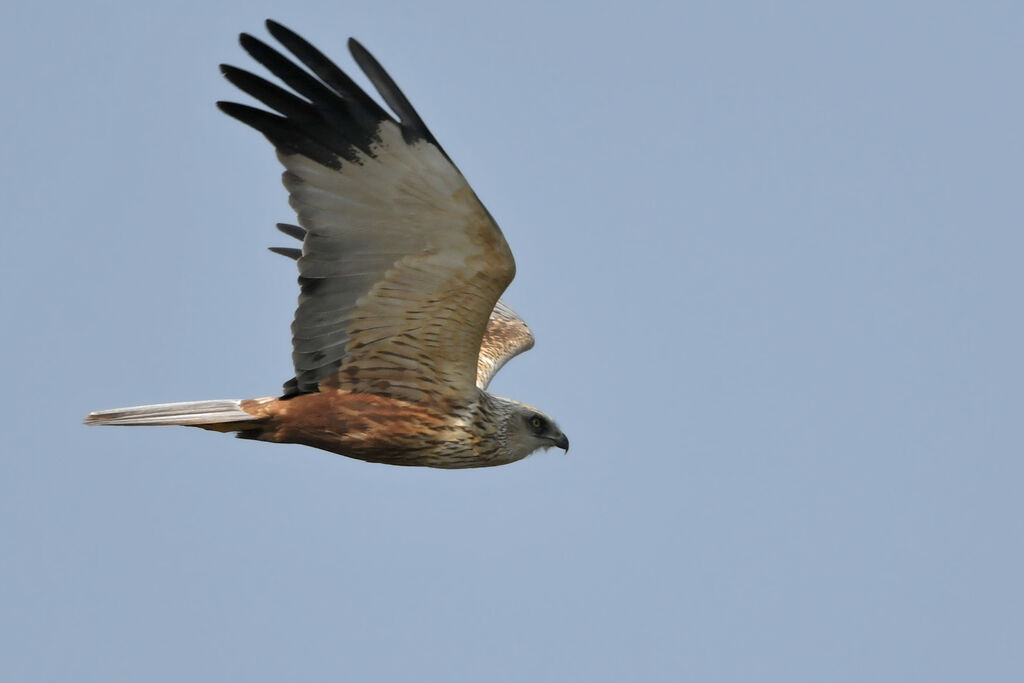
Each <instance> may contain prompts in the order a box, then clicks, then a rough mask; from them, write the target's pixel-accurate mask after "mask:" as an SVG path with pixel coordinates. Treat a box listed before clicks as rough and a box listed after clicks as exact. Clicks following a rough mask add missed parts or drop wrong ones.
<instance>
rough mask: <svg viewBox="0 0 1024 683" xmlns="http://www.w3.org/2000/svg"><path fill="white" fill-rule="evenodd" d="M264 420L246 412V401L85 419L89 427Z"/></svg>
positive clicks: (137, 409) (161, 406)
mask: <svg viewBox="0 0 1024 683" xmlns="http://www.w3.org/2000/svg"><path fill="white" fill-rule="evenodd" d="M259 419H260V418H259V417H257V416H255V415H251V414H249V413H247V412H245V411H244V410H242V401H240V400H237V399H221V400H216V401H188V402H185V403H158V404H156V405H151V406H133V407H131V408H116V409H114V410H98V411H96V412H95V413H89V415H88V416H86V418H85V424H87V425H190V426H200V425H208V424H218V423H221V422H243V421H246V420H259Z"/></svg>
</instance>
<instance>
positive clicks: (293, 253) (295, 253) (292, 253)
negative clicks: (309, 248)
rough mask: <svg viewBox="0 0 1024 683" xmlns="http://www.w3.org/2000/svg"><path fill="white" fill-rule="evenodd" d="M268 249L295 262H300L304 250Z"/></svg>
mask: <svg viewBox="0 0 1024 683" xmlns="http://www.w3.org/2000/svg"><path fill="white" fill-rule="evenodd" d="M267 249H268V250H270V251H272V252H274V253H275V254H280V255H281V256H286V257H288V258H290V259H292V260H293V261H298V260H299V258H300V257H301V256H302V250H301V249H296V248H295V247H267Z"/></svg>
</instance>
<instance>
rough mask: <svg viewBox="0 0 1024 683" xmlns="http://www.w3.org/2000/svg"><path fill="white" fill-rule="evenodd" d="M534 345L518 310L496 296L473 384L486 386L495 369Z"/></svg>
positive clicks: (528, 329)
mask: <svg viewBox="0 0 1024 683" xmlns="http://www.w3.org/2000/svg"><path fill="white" fill-rule="evenodd" d="M532 348H533V333H532V332H530V328H529V327H527V326H526V323H525V322H523V319H522V318H520V317H519V314H518V313H516V312H515V311H513V310H512V309H511V308H509V307H508V305H507V304H506V303H505V302H504V301H501V300H499V301H498V303H497V304H495V306H494V310H493V311H491V317H490V320H488V321H487V330H486V331H485V332H484V340H483V343H481V344H480V357H479V358H477V361H476V385H477V386H478V387H480V388H481V389H486V388H487V385H488V384H490V383H491V379H492V378H493V377H494V376H495V375H496V374H497V373H498V370H501V368H502V367H503V366H504V365H505V363H507V362H509V361H510V360H511V359H512V358H515V357H516V356H518V355H519V354H521V353H522V352H523V351H529V350H530V349H532Z"/></svg>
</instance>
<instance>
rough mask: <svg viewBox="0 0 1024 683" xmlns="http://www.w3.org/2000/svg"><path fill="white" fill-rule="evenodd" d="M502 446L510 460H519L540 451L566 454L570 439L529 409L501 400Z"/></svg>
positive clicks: (551, 422)
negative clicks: (502, 421)
mask: <svg viewBox="0 0 1024 683" xmlns="http://www.w3.org/2000/svg"><path fill="white" fill-rule="evenodd" d="M499 401H500V402H501V403H502V404H503V405H502V408H503V409H504V410H502V412H503V413H504V425H503V426H504V430H503V431H504V442H505V443H504V446H505V449H506V450H507V452H508V453H509V455H510V456H511V458H512V459H513V460H520V459H522V458H525V457H526V456H528V455H530V454H531V453H533V452H534V451H536V450H538V449H540V448H551V447H552V446H554V447H556V448H561V449H562V450H564V451H566V452H568V451H569V439H568V438H566V436H565V434H563V433H562V430H561V429H559V428H558V425H557V424H555V421H554V420H552V419H551V418H550V417H549V416H547V415H545V414H544V413H542V412H541V411H539V410H537V409H536V408H534V407H532V406H528V405H526V404H525V403H519V402H518V401H513V400H511V399H507V398H502V399H499Z"/></svg>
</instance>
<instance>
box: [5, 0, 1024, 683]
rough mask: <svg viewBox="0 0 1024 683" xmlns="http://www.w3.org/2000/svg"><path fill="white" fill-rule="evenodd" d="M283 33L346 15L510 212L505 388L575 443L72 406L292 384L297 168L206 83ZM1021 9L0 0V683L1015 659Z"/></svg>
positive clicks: (1023, 622)
mask: <svg viewBox="0 0 1024 683" xmlns="http://www.w3.org/2000/svg"><path fill="white" fill-rule="evenodd" d="M268 16H270V17H274V18H276V19H278V20H280V21H281V22H283V23H284V24H286V25H288V26H291V27H292V28H294V29H295V30H296V31H298V32H299V33H301V34H303V35H304V36H306V37H307V38H308V39H309V40H311V41H312V42H313V43H314V44H316V45H318V46H319V47H320V48H321V49H323V50H324V51H325V52H326V53H328V54H329V55H331V56H333V57H334V58H335V59H336V60H337V61H338V62H339V63H340V64H341V65H342V66H343V67H345V68H346V69H351V68H352V67H353V64H352V62H351V60H350V59H349V58H348V55H347V52H346V50H345V47H344V44H345V39H346V38H347V37H348V36H349V35H355V36H357V37H358V38H359V39H360V40H361V41H363V42H364V44H366V45H367V46H368V47H369V48H370V50H371V51H373V52H374V53H375V54H376V55H377V57H378V58H379V59H380V60H381V61H382V62H383V63H384V65H385V66H386V67H387V68H388V69H389V70H390V71H391V73H392V75H393V76H394V77H395V78H396V80H397V81H398V83H399V84H400V85H401V86H402V87H403V89H404V90H405V92H406V94H407V95H408V96H409V98H410V99H411V100H412V102H413V103H414V104H415V105H416V106H417V108H418V109H419V111H420V113H421V114H422V116H423V118H424V119H425V120H426V121H427V123H428V125H429V126H430V127H431V128H432V129H433V132H434V133H435V135H436V136H437V138H438V139H439V140H440V141H441V142H442V144H443V145H444V146H445V147H446V149H447V151H448V152H449V153H450V155H451V156H452V158H453V159H455V160H456V162H457V163H458V164H459V165H460V167H461V168H462V170H463V172H464V173H465V174H466V176H467V177H468V178H469V180H470V182H471V183H472V184H473V186H474V188H475V189H476V190H477V192H478V194H479V195H480V197H481V198H482V199H483V201H484V202H485V203H486V204H487V206H488V208H489V209H490V210H491V212H492V213H493V214H494V216H495V217H496V218H497V219H498V221H499V223H500V224H501V226H502V228H503V230H504V231H505V234H506V236H507V238H508V241H509V242H510V244H511V245H512V248H513V250H514V252H515V255H516V259H517V261H518V265H519V272H518V277H517V279H516V281H515V282H514V283H513V285H512V287H511V288H510V290H509V291H508V293H507V299H508V301H509V302H510V303H511V304H512V305H513V306H514V307H515V308H516V309H517V310H519V311H520V312H521V313H522V314H523V316H524V317H525V318H526V319H527V321H528V322H529V323H530V324H531V326H532V327H533V329H534V332H535V333H536V335H537V338H538V342H537V346H536V348H535V349H534V350H533V351H531V352H530V353H528V354H526V355H525V356H523V357H521V358H518V359H516V360H515V361H513V362H512V364H510V365H509V366H508V367H507V368H506V369H505V370H504V371H503V372H502V373H501V374H500V375H499V376H498V378H497V380H496V381H495V383H494V384H493V385H492V388H493V389H494V390H495V391H496V392H497V393H500V394H503V395H507V396H511V397H515V398H517V399H520V400H523V401H526V402H528V403H531V404H533V405H536V406H538V407H540V408H542V409H544V410H545V411H547V412H549V413H550V414H552V415H553V416H555V418H556V419H557V420H558V421H559V422H560V424H561V425H562V427H563V428H564V429H565V431H566V433H567V434H568V435H569V437H570V438H571V440H572V444H573V445H572V450H571V452H570V453H569V454H568V455H567V456H566V455H563V454H562V453H561V451H550V452H548V453H545V454H540V455H537V456H535V457H533V458H530V459H528V460H526V461H524V462H520V463H517V464H514V465H511V466H508V467H502V468H496V469H491V470H479V471H461V472H446V471H432V470H414V469H400V468H389V467H387V466H381V465H370V464H365V463H362V462H358V461H354V460H349V459H346V458H342V457H339V456H335V455H330V454H327V453H323V452H319V451H315V450H312V449H309V448H303V447H299V446H280V445H267V444H260V443H253V442H244V441H239V440H236V439H232V438H229V437H227V436H222V435H219V434H211V433H207V432H202V431H199V430H188V429H182V428H167V429H106V428H105V429H99V428H86V427H84V426H82V424H81V419H82V417H83V416H84V415H85V414H86V413H87V412H88V411H90V410H96V409H103V408H114V407H119V406H125V405H132V404H140V403H154V402H163V401H176V400H192V399H206V398H235V397H248V396H263V395H268V394H273V393H275V392H276V391H277V390H278V389H279V387H280V383H281V382H282V381H284V380H285V379H287V378H288V377H289V376H290V375H291V369H290V356H289V354H290V343H289V332H288V325H289V322H290V320H291V316H292V311H293V307H294V302H295V297H296V293H297V288H296V286H295V272H294V266H293V265H292V263H290V262H289V261H287V260H286V259H284V258H281V257H280V256H276V255H274V254H271V253H269V252H267V251H266V249H265V247H266V246H270V245H275V244H287V238H284V237H283V236H280V235H278V234H277V233H276V231H275V230H274V227H273V226H274V223H275V222H276V221H288V220H291V219H292V213H291V211H290V209H289V208H288V206H287V203H286V198H285V192H284V190H283V188H282V187H281V186H280V182H279V174H280V169H279V167H278V165H277V162H276V160H275V158H274V155H273V154H272V151H271V148H270V146H269V144H267V143H266V141H265V140H264V139H263V138H262V137H261V136H260V135H259V134H257V133H255V132H254V131H252V130H249V129H247V128H245V127H244V126H242V125H241V124H239V123H237V122H235V121H232V120H231V119H229V118H228V117H226V116H224V115H223V114H221V113H219V112H218V111H216V109H215V108H214V104H213V103H214V101H215V100H217V99H224V98H235V99H237V98H242V99H243V101H244V95H241V94H239V93H237V92H236V91H235V90H234V88H232V87H231V86H230V85H229V84H228V83H227V82H225V81H223V79H222V78H221V76H220V75H219V73H218V70H217V65H218V64H219V63H221V62H229V63H233V64H236V65H239V66H243V67H246V68H252V67H253V66H254V62H252V61H251V60H250V59H249V58H248V57H247V56H246V55H245V54H244V53H243V52H242V51H241V49H240V48H239V47H238V45H237V42H236V37H237V33H238V32H240V31H243V30H244V31H250V32H253V33H255V34H256V35H259V36H261V37H266V36H267V34H266V32H265V31H264V29H263V27H262V21H263V19H264V18H266V17H268ZM1022 35H1024V7H1022V6H1021V4H1020V3H1012V2H1003V3H992V2H980V3H947V2H920V3H907V2H895V3H894V2H858V3H805V2H799V3H796V2H793V3H753V2H750V3H734V2H701V3H686V2H677V3H648V2H628V3H590V2H578V3H550V2H532V1H520V2H514V3H513V2H507V3H501V4H500V5H493V4H491V5H489V4H485V3H479V2H443V3H441V2H439V3H421V2H416V3H412V2H410V3H391V2H344V1H340V0H332V1H331V2H288V3H267V2H263V1H261V0H257V1H247V2H223V3H206V2H204V3H198V2H173V3H172V2H161V3H141V2H126V1H125V2H115V1H111V2H96V3H77V2H76V3H70V2H68V3H61V2H57V3H31V4H30V3H6V4H5V5H4V8H3V9H2V10H0V58H2V61H3V64H4V68H3V70H2V76H0V86H2V92H3V104H2V106H0V124H2V130H3V135H2V136H0V154H2V158H3V164H2V165H0V187H2V188H3V189H2V190H0V191H2V194H3V201H2V203H0V212H2V213H0V216H2V223H3V228H2V230H0V240H2V251H0V254H2V259H3V264H4V265H3V268H2V275H0V277H2V278H3V283H2V289H0V296H2V297H3V301H2V307H0V310H2V312H3V335H2V337H0V352H2V358H3V359H4V360H3V367H4V372H3V374H4V380H5V391H4V392H3V394H4V395H3V398H2V399H0V401H2V411H3V413H2V414H3V416H4V420H3V439H2V446H0V448H2V454H3V455H2V459H0V548H2V558H0V679H2V680H4V681H19V682H26V683H27V682H34V681H76V682H77V681H97V682H100V681H102V682H109V681H153V682H163V681H167V682H174V683H181V682H182V681H188V682H190V683H191V682H197V681H228V680H237V681H247V682H252V683H260V682H264V681H266V682H270V681H289V680H292V681H360V682H362V681H366V682H372V681H574V680H575V681H627V680H645V681H678V680H687V681H737V682H749V681H779V682H786V683H793V682H796V681H808V682H812V681H813V682H816V683H820V682H821V681H829V682H834V681H840V682H841V681H871V682H879V681H892V682H900V683H903V682H906V681H928V682H935V681H966V680H977V681H986V682H997V681H1008V682H1009V681H1021V680H1024V588H1022V580H1024V579H1022V577H1024V547H1022V541H1024V503H1022V499H1021V489H1022V484H1024V461H1022V456H1024V435H1022V428H1024V415H1022V412H1024V410H1022V409H1024V363H1022V361H1021V353H1022V349H1024V323H1022V307H1021V297H1022V294H1024V274H1022V267H1021V262H1022V258H1024V199H1022V197H1024V193H1022V189H1024V188H1022V185H1024V182H1022V181H1024V166H1022V165H1024V161H1022V160H1024V91H1022V76H1024V69H1022V67H1024V41H1022V38H1021V36H1022ZM256 68H257V69H258V68H259V67H256ZM360 82H365V81H362V80H361V81H360Z"/></svg>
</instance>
